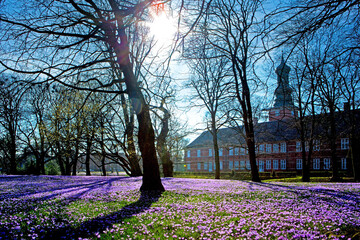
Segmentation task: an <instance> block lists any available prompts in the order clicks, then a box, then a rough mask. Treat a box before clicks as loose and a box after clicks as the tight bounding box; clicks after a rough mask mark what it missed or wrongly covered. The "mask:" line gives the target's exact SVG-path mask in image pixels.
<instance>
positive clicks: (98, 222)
mask: <svg viewBox="0 0 360 240" xmlns="http://www.w3.org/2000/svg"><path fill="white" fill-rule="evenodd" d="M161 194H162V192H159V191H144V192H142V193H141V196H140V198H139V200H137V201H136V202H134V203H131V204H129V205H126V206H124V207H123V208H122V209H121V210H120V211H117V212H114V213H111V214H109V215H106V216H101V217H97V218H93V219H91V220H89V221H86V222H83V223H81V225H80V226H78V227H71V226H65V227H63V228H58V229H55V230H54V229H45V232H46V234H45V235H43V236H41V239H79V238H84V237H85V238H86V237H90V236H92V237H93V236H94V234H95V233H98V232H99V233H102V232H103V231H105V230H106V229H108V228H111V227H112V226H113V224H117V223H121V222H122V221H124V220H125V219H128V218H131V217H132V216H134V215H136V214H139V213H141V212H144V211H145V210H147V209H149V208H150V207H151V205H152V204H153V203H154V202H157V201H158V199H159V198H160V197H161Z"/></svg>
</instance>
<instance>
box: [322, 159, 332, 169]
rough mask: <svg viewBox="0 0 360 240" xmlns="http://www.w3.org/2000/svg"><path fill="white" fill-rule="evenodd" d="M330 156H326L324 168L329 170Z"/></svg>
mask: <svg viewBox="0 0 360 240" xmlns="http://www.w3.org/2000/svg"><path fill="white" fill-rule="evenodd" d="M330 165H331V164H330V158H324V169H325V170H329V169H330Z"/></svg>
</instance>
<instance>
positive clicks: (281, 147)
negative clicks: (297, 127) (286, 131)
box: [280, 142, 286, 153]
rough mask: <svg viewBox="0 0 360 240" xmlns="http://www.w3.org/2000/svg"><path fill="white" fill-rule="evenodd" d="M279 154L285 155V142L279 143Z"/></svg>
mask: <svg viewBox="0 0 360 240" xmlns="http://www.w3.org/2000/svg"><path fill="white" fill-rule="evenodd" d="M280 152H282V153H286V142H282V143H280Z"/></svg>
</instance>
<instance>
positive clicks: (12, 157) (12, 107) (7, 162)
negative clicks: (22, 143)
mask: <svg viewBox="0 0 360 240" xmlns="http://www.w3.org/2000/svg"><path fill="white" fill-rule="evenodd" d="M16 81H17V78H16V77H14V76H8V75H1V79H0V86H1V89H0V128H1V129H2V131H1V132H2V134H1V135H2V136H1V137H2V139H3V142H2V144H1V145H0V147H1V150H2V152H3V155H4V157H3V158H4V160H3V166H2V167H3V168H4V169H6V172H7V173H9V174H16V173H17V162H18V156H17V152H18V138H19V125H20V121H21V115H22V110H21V108H22V104H23V101H22V98H23V95H24V92H25V91H24V89H23V88H22V87H21V86H20V85H19V84H18V83H17V82H16Z"/></svg>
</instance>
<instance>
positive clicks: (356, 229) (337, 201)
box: [0, 176, 360, 239]
mask: <svg viewBox="0 0 360 240" xmlns="http://www.w3.org/2000/svg"><path fill="white" fill-rule="evenodd" d="M163 184H164V186H165V188H166V190H167V191H166V192H164V193H162V194H161V195H160V194H151V195H149V194H147V195H144V194H142V195H141V194H140V192H139V190H138V189H139V188H140V185H141V178H129V177H62V176H0V214H1V219H0V239H97V238H100V239H347V238H353V239H358V238H359V237H360V185H359V184H356V183H321V184H320V183H318V184H315V183H308V184H302V183H301V184H300V183H260V184H258V183H252V182H244V181H230V180H209V179H206V180H204V179H181V178H165V179H163Z"/></svg>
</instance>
